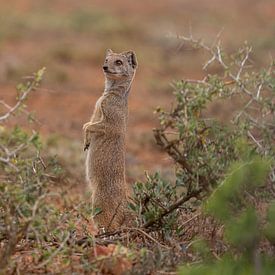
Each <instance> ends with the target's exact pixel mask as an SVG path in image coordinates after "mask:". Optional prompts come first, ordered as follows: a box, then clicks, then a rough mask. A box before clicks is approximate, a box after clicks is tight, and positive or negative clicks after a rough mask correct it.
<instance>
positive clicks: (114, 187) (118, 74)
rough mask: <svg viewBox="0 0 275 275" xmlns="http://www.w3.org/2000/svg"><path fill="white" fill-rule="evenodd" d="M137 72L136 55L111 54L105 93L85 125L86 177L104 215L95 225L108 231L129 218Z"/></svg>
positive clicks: (108, 60)
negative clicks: (128, 154) (131, 114)
mask: <svg viewBox="0 0 275 275" xmlns="http://www.w3.org/2000/svg"><path fill="white" fill-rule="evenodd" d="M136 68H137V59H136V55H135V53H134V52H133V51H127V52H122V53H120V54H117V53H114V52H112V50H107V53H106V59H105V62H104V65H103V71H104V74H105V90H104V93H103V95H102V96H101V97H100V98H99V99H98V100H97V102H96V105H95V109H94V112H93V115H92V117H91V121H90V122H88V123H86V124H84V126H83V130H84V150H86V149H87V150H88V154H87V159H86V176H87V180H88V182H89V185H90V188H91V190H92V203H93V207H94V209H95V208H100V209H101V212H100V213H99V214H98V215H96V216H95V222H96V223H97V224H98V225H99V226H100V227H104V229H105V230H113V229H116V228H118V227H119V226H121V225H122V224H123V223H124V221H125V218H126V216H127V215H126V213H127V197H128V196H129V193H130V192H129V188H128V186H127V184H126V180H125V134H126V124H127V117H128V102H127V100H128V94H129V91H130V88H131V84H132V81H133V79H134V76H135V72H136Z"/></svg>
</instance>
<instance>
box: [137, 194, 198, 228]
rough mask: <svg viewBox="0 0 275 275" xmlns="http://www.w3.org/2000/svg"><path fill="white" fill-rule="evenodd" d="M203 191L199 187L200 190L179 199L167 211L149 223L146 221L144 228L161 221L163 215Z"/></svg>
mask: <svg viewBox="0 0 275 275" xmlns="http://www.w3.org/2000/svg"><path fill="white" fill-rule="evenodd" d="M201 192H202V189H199V190H196V191H193V192H191V193H190V194H189V195H187V196H185V197H183V198H181V199H179V200H178V201H177V202H176V203H174V204H172V205H171V206H170V207H169V208H168V209H167V210H166V211H164V212H162V213H161V214H160V215H159V216H158V217H157V218H155V219H153V220H150V221H148V222H147V223H145V224H144V225H143V226H142V228H149V227H151V226H152V225H154V224H156V223H158V222H160V221H161V220H162V219H163V217H165V216H167V215H168V214H170V213H171V212H173V211H174V210H175V209H177V208H178V207H180V206H181V205H182V204H183V203H185V202H187V201H189V200H190V199H191V198H193V197H197V196H198V195H199V194H200V193H201Z"/></svg>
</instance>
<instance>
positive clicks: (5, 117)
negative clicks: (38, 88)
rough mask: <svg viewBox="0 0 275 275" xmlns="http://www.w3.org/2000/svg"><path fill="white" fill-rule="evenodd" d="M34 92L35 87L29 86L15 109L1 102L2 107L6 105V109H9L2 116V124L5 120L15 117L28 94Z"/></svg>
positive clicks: (0, 120)
mask: <svg viewBox="0 0 275 275" xmlns="http://www.w3.org/2000/svg"><path fill="white" fill-rule="evenodd" d="M33 90H34V86H33V85H29V87H28V89H27V90H25V91H24V92H23V93H22V94H21V95H20V97H19V98H18V100H17V102H16V104H15V105H14V106H13V107H10V106H9V105H7V104H6V103H4V102H3V101H0V103H1V104H2V105H4V106H5V107H6V108H8V109H9V110H8V112H7V113H5V114H4V115H2V116H0V122H3V121H5V120H7V119H8V118H9V117H10V116H11V115H13V114H14V113H15V112H16V111H17V110H18V109H19V108H20V107H21V106H22V104H23V102H24V101H25V99H26V98H27V96H28V94H29V93H30V92H31V91H33Z"/></svg>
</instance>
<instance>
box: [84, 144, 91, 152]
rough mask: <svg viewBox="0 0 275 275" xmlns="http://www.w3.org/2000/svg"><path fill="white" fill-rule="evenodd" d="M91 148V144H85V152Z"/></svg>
mask: <svg viewBox="0 0 275 275" xmlns="http://www.w3.org/2000/svg"><path fill="white" fill-rule="evenodd" d="M89 146H90V143H85V144H84V151H86V150H88V149H89Z"/></svg>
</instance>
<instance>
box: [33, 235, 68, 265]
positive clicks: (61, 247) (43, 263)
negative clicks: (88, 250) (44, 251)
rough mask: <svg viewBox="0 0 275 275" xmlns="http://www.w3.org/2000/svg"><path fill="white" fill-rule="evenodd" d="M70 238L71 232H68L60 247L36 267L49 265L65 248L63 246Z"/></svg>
mask: <svg viewBox="0 0 275 275" xmlns="http://www.w3.org/2000/svg"><path fill="white" fill-rule="evenodd" d="M69 238H70V233H67V235H66V237H65V239H64V240H63V242H62V243H61V244H60V246H59V247H58V249H56V250H55V251H54V252H53V253H52V254H51V256H50V257H49V258H48V259H47V260H45V261H44V262H42V263H41V264H39V265H38V266H37V267H35V269H39V268H42V267H43V266H45V265H47V264H48V263H49V262H50V261H51V260H52V259H53V258H54V257H55V256H56V255H57V254H58V253H59V252H60V251H61V250H62V249H63V247H64V246H65V244H66V243H67V241H68V240H69Z"/></svg>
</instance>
